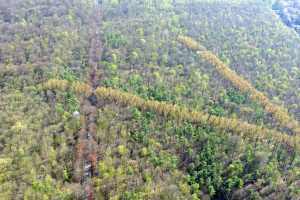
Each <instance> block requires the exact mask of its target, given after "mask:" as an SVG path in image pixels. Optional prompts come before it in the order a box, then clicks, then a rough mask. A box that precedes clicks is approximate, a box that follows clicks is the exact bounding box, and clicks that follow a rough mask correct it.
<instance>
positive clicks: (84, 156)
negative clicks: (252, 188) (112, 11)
mask: <svg viewBox="0 0 300 200" xmlns="http://www.w3.org/2000/svg"><path fill="white" fill-rule="evenodd" d="M101 22H102V10H101V7H100V6H99V5H97V6H96V7H95V8H94V11H93V14H92V15H91V16H90V22H89V23H90V30H89V40H90V47H89V58H88V65H89V68H90V72H89V75H88V76H89V77H88V84H89V85H90V86H91V87H92V89H93V91H92V94H91V95H90V96H89V97H84V98H82V100H81V106H80V107H81V108H80V112H81V115H82V116H83V118H82V128H81V130H80V132H79V133H78V136H77V137H78V138H77V145H76V153H75V162H74V172H75V173H74V180H75V182H78V183H80V184H81V186H82V188H83V190H84V197H83V198H82V199H83V200H93V199H95V197H94V192H93V187H92V183H91V180H92V178H93V176H96V175H97V169H96V168H97V159H98V157H97V149H98V145H97V142H96V116H97V107H96V103H97V98H96V95H95V93H94V91H95V89H96V88H97V87H98V85H99V80H100V74H99V71H100V60H101V56H102V42H101V35H100V28H101Z"/></svg>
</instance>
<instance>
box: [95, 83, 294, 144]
mask: <svg viewBox="0 0 300 200" xmlns="http://www.w3.org/2000/svg"><path fill="white" fill-rule="evenodd" d="M95 93H96V95H97V97H98V98H104V99H107V100H110V101H114V102H118V103H121V104H125V105H130V106H135V107H138V108H140V109H142V110H153V111H155V112H156V113H158V114H161V115H163V116H165V117H171V118H173V119H176V120H186V121H189V122H192V123H200V124H203V125H209V126H212V127H214V128H217V129H219V130H221V131H222V132H228V131H230V132H233V133H234V134H238V135H240V136H245V137H247V138H251V139H260V140H263V141H269V140H272V141H274V142H275V143H276V142H280V143H285V144H287V145H289V146H292V147H294V146H296V147H297V148H298V147H299V146H297V145H298V144H299V142H300V140H299V139H300V138H299V136H288V135H286V134H283V133H281V132H278V131H276V130H271V129H267V128H263V127H260V126H257V125H254V124H249V123H247V122H244V121H240V120H238V119H234V118H225V117H217V116H212V115H209V114H206V113H203V112H196V111H190V110H189V109H188V108H185V107H179V106H177V105H172V104H169V103H166V102H159V101H154V100H144V99H142V98H140V97H138V96H135V95H132V94H130V93H126V92H121V91H119V90H115V89H111V88H104V87H99V88H97V89H96V91H95Z"/></svg>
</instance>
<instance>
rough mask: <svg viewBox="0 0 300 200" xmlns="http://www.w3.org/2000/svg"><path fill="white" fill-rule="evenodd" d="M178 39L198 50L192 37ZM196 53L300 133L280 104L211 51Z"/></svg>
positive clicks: (294, 122)
mask: <svg viewBox="0 0 300 200" xmlns="http://www.w3.org/2000/svg"><path fill="white" fill-rule="evenodd" d="M178 40H179V42H181V43H183V44H185V45H186V46H187V47H188V48H190V49H192V50H200V49H199V46H200V45H196V44H197V42H196V41H195V40H193V39H192V38H189V37H182V36H181V37H179V39H178ZM197 53H198V55H199V56H200V57H201V58H203V59H205V60H206V61H207V62H209V63H210V64H212V65H213V66H214V67H215V68H216V70H217V71H218V72H219V73H220V74H221V75H222V76H223V77H224V78H226V79H227V80H229V81H230V82H231V83H232V84H233V85H234V86H235V87H237V88H238V89H239V90H240V91H242V92H245V93H248V94H249V96H250V99H251V100H253V101H255V102H258V103H259V104H260V105H262V106H263V107H264V109H265V111H266V112H268V113H271V114H272V116H273V117H274V118H275V119H276V120H277V122H278V123H279V124H280V126H281V127H286V128H289V129H291V130H292V131H293V132H294V133H295V134H299V133H300V128H299V125H298V122H297V121H296V120H295V119H293V117H291V116H290V115H289V114H288V112H287V111H286V110H285V109H284V108H283V107H282V106H279V105H276V104H273V103H272V102H271V101H270V100H269V99H268V97H267V96H266V95H264V94H263V93H262V92H260V91H258V90H257V89H255V88H254V87H253V86H252V85H251V83H250V82H248V81H247V80H245V79H244V78H242V77H241V76H239V75H238V74H237V73H236V72H234V71H233V70H231V69H230V68H229V66H227V65H226V64H225V63H224V62H222V61H221V60H220V59H219V58H218V57H217V56H216V55H215V54H213V53H212V52H211V51H207V50H205V51H197Z"/></svg>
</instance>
